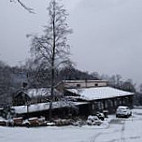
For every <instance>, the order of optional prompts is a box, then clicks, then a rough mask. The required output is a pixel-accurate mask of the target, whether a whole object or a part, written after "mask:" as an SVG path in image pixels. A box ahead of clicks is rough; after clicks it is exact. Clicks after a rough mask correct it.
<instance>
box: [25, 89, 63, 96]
mask: <svg viewBox="0 0 142 142" xmlns="http://www.w3.org/2000/svg"><path fill="white" fill-rule="evenodd" d="M54 92H55V94H56V95H61V93H59V92H58V91H57V90H56V89H54ZM26 94H28V96H29V97H31V98H32V97H39V96H50V94H51V88H37V89H28V90H27V91H26Z"/></svg>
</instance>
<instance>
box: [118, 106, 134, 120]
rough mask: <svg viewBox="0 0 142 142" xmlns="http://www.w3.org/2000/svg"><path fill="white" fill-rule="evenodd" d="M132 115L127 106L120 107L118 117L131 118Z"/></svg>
mask: <svg viewBox="0 0 142 142" xmlns="http://www.w3.org/2000/svg"><path fill="white" fill-rule="evenodd" d="M131 115H132V111H131V110H130V109H129V107H127V106H119V107H118V108H117V110H116V117H126V118H128V117H130V116H131Z"/></svg>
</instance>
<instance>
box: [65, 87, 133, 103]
mask: <svg viewBox="0 0 142 142" xmlns="http://www.w3.org/2000/svg"><path fill="white" fill-rule="evenodd" d="M67 90H68V91H69V92H72V93H74V94H79V95H80V98H81V99H84V100H88V101H90V100H98V99H106V98H113V97H120V96H128V95H134V94H133V93H130V92H127V91H122V90H119V89H115V88H112V87H95V88H80V89H67Z"/></svg>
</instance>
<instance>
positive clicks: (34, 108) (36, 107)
mask: <svg viewBox="0 0 142 142" xmlns="http://www.w3.org/2000/svg"><path fill="white" fill-rule="evenodd" d="M83 104H87V102H66V101H58V102H53V104H52V106H53V107H52V109H57V108H63V107H73V106H77V105H83ZM49 105H50V103H49V102H47V103H38V104H32V105H29V106H28V111H29V112H38V111H46V110H49ZM12 108H14V110H15V113H17V114H23V113H27V106H25V105H24V106H14V107H12Z"/></svg>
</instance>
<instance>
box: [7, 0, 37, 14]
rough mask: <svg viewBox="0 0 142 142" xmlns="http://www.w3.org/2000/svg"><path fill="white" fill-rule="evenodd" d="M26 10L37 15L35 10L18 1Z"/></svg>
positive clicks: (12, 0)
mask: <svg viewBox="0 0 142 142" xmlns="http://www.w3.org/2000/svg"><path fill="white" fill-rule="evenodd" d="M16 1H17V2H18V3H19V4H20V5H21V6H22V7H23V8H24V9H26V10H27V11H28V12H29V13H32V14H35V12H34V9H33V8H30V7H27V6H26V5H25V4H24V3H23V2H21V0H16ZM10 2H14V0H10Z"/></svg>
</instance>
